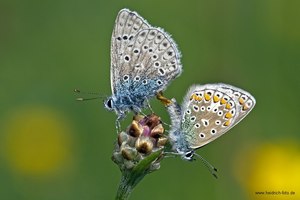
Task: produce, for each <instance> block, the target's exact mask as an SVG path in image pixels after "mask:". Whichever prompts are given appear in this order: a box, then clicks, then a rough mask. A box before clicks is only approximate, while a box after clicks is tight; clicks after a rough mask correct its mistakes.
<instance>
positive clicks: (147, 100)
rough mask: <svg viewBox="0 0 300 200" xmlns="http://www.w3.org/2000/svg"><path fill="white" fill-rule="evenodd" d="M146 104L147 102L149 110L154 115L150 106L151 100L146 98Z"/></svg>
mask: <svg viewBox="0 0 300 200" xmlns="http://www.w3.org/2000/svg"><path fill="white" fill-rule="evenodd" d="M146 102H147V106H148V108H149V110H150V111H151V112H152V113H154V111H153V109H152V107H151V106H150V102H149V99H148V98H147V97H146Z"/></svg>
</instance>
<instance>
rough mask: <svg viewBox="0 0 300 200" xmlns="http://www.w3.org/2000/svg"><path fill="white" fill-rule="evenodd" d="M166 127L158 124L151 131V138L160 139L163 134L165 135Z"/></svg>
mask: <svg viewBox="0 0 300 200" xmlns="http://www.w3.org/2000/svg"><path fill="white" fill-rule="evenodd" d="M164 130H165V129H164V127H163V126H162V124H158V125H157V126H155V127H154V128H153V129H152V130H151V134H150V136H151V137H153V138H160V137H161V136H162V135H163V133H164Z"/></svg>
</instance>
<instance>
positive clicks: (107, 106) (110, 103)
mask: <svg viewBox="0 0 300 200" xmlns="http://www.w3.org/2000/svg"><path fill="white" fill-rule="evenodd" d="M104 106H105V108H107V109H108V110H112V109H113V106H114V104H113V100H112V98H109V99H108V100H107V101H106V102H104Z"/></svg>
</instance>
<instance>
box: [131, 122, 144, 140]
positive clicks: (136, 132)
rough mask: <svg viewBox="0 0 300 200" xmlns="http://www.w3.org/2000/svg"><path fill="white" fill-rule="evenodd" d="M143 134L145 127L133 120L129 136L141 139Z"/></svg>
mask: <svg viewBox="0 0 300 200" xmlns="http://www.w3.org/2000/svg"><path fill="white" fill-rule="evenodd" d="M142 133H143V126H142V125H141V124H139V123H138V121H136V120H133V121H132V123H131V125H130V127H129V129H128V134H129V135H131V136H132V137H139V136H140V135H141V134H142Z"/></svg>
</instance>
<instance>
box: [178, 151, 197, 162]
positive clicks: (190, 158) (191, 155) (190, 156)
mask: <svg viewBox="0 0 300 200" xmlns="http://www.w3.org/2000/svg"><path fill="white" fill-rule="evenodd" d="M181 158H182V159H183V160H187V161H193V160H194V151H192V150H190V151H187V152H184V153H183V154H182V156H181Z"/></svg>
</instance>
